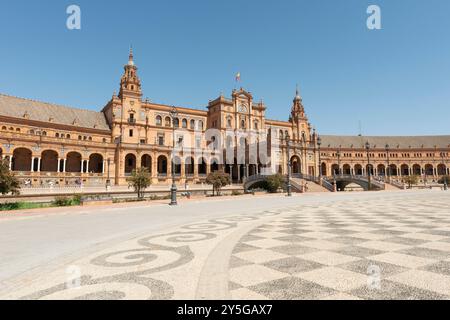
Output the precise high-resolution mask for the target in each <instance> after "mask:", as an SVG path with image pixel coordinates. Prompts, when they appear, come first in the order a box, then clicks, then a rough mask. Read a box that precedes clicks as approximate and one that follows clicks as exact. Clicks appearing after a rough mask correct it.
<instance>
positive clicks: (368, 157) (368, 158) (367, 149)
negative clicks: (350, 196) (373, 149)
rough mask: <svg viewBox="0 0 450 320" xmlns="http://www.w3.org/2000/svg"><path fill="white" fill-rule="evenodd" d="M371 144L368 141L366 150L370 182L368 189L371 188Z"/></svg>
mask: <svg viewBox="0 0 450 320" xmlns="http://www.w3.org/2000/svg"><path fill="white" fill-rule="evenodd" d="M369 151H370V144H369V141H367V142H366V152H367V181H368V183H369V186H368V190H369V191H370V190H371V181H370V178H371V177H370V153H369Z"/></svg>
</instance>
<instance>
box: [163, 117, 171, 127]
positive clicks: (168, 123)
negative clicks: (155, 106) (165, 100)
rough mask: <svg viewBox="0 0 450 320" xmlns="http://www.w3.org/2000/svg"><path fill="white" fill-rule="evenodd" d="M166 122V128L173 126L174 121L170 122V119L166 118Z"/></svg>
mask: <svg viewBox="0 0 450 320" xmlns="http://www.w3.org/2000/svg"><path fill="white" fill-rule="evenodd" d="M164 122H165V126H166V127H170V126H171V124H172V121H171V120H170V117H166V118H165V119H164Z"/></svg>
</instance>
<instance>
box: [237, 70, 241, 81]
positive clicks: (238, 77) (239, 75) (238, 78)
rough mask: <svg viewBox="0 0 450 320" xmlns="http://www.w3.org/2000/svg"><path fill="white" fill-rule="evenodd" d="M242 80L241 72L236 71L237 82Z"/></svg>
mask: <svg viewBox="0 0 450 320" xmlns="http://www.w3.org/2000/svg"><path fill="white" fill-rule="evenodd" d="M238 81H241V73H240V72H238V73H236V82H238Z"/></svg>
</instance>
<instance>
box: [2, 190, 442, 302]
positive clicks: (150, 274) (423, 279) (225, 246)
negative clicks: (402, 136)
mask: <svg viewBox="0 0 450 320" xmlns="http://www.w3.org/2000/svg"><path fill="white" fill-rule="evenodd" d="M149 208H150V207H137V208H126V207H125V208H124V207H119V208H114V209H111V208H109V209H108V208H102V209H101V210H99V209H97V210H95V209H84V210H85V211H83V212H82V213H80V212H72V213H71V214H65V215H62V216H56V215H55V214H52V215H46V214H45V213H43V214H41V215H37V216H30V217H28V218H26V219H24V218H20V217H17V218H15V217H13V218H11V217H10V218H8V219H5V220H4V221H2V220H1V219H0V255H2V256H3V258H7V261H4V260H3V259H2V262H1V264H0V267H1V268H3V269H4V270H0V271H1V273H0V281H1V287H0V298H2V299H450V193H449V192H443V191H412V192H410V191H399V192H371V193H367V192H366V193H348V194H336V193H334V194H302V195H296V196H294V197H292V198H286V197H284V196H266V197H264V196H263V197H242V198H239V197H236V198H233V199H232V200H227V201H222V200H213V201H211V200H208V201H198V202H191V203H187V202H186V203H181V204H180V205H179V206H178V207H176V208H172V207H169V206H166V205H158V206H154V207H152V209H151V210H150V209H149ZM86 210H87V211H86ZM89 210H91V211H92V212H90V211H89ZM84 222H85V223H87V224H83V223H84ZM93 223H94V225H92V224H93ZM71 226H72V228H71ZM91 229H92V230H91ZM70 230H72V231H70ZM68 232H70V234H67V233H68ZM5 233H6V234H5ZM41 233H45V235H43V234H41ZM80 234H81V235H80ZM106 234H108V235H109V236H110V237H106V236H105V235H106ZM8 236H9V238H11V237H12V238H13V239H12V240H11V239H10V240H9V241H7V239H6V237H8ZM78 238H79V239H78ZM30 239H34V240H33V241H37V243H32V242H31V241H30ZM74 239H75V240H77V241H76V242H74ZM14 241H16V243H17V246H14ZM42 242H47V243H42ZM27 243H29V248H31V249H30V250H31V251H26V250H25V248H27ZM33 251H36V252H33ZM49 251H51V252H53V255H50V254H49V253H48V252H49ZM33 254H35V255H38V256H39V255H40V256H41V260H39V259H37V258H30V257H29V255H33ZM17 270H20V272H15V271H17Z"/></svg>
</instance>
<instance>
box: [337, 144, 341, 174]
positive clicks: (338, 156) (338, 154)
mask: <svg viewBox="0 0 450 320" xmlns="http://www.w3.org/2000/svg"><path fill="white" fill-rule="evenodd" d="M337 158H338V175H339V176H340V175H341V174H342V173H341V146H339V149H338V152H337Z"/></svg>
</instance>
